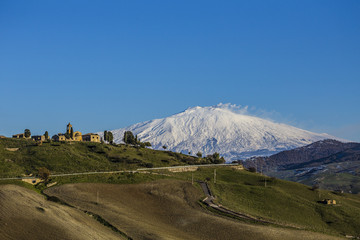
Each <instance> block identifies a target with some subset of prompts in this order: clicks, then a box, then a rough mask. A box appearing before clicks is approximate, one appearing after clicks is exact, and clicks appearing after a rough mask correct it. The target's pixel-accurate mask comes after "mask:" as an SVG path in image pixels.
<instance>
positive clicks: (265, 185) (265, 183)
mask: <svg viewBox="0 0 360 240" xmlns="http://www.w3.org/2000/svg"><path fill="white" fill-rule="evenodd" d="M265 187H266V176H265Z"/></svg>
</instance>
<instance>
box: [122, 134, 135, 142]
mask: <svg viewBox="0 0 360 240" xmlns="http://www.w3.org/2000/svg"><path fill="white" fill-rule="evenodd" d="M123 141H124V143H126V144H133V145H136V141H135V137H134V134H133V133H132V132H131V131H125V132H124V138H123Z"/></svg>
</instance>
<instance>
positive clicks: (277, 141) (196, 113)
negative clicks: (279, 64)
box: [100, 104, 335, 161]
mask: <svg viewBox="0 0 360 240" xmlns="http://www.w3.org/2000/svg"><path fill="white" fill-rule="evenodd" d="M124 131H132V132H133V134H134V135H138V137H139V138H140V139H141V141H142V142H147V141H148V142H150V143H151V144H152V147H153V148H154V149H162V146H166V147H167V149H168V150H171V151H175V152H183V153H189V152H191V154H193V155H195V154H196V153H197V152H199V151H200V152H202V153H203V154H204V155H207V154H212V153H214V152H218V153H220V155H221V156H224V157H225V159H226V160H227V161H231V160H237V159H245V158H248V157H252V156H267V155H271V154H273V153H277V152H279V151H283V150H288V149H292V148H296V147H300V146H304V145H307V144H310V143H313V142H316V141H319V140H322V139H327V138H331V139H334V138H335V137H333V136H330V135H328V134H319V133H313V132H309V131H306V130H302V129H299V128H296V127H292V126H289V125H286V124H280V123H275V122H272V121H269V120H265V119H261V118H259V117H254V116H249V115H246V114H242V113H238V112H234V111H233V110H232V109H231V108H229V107H228V105H224V104H219V105H217V106H212V107H193V108H189V109H187V110H185V111H184V112H181V113H178V114H175V115H172V116H170V117H166V118H162V119H154V120H151V121H147V122H142V123H137V124H134V125H131V126H129V127H126V128H122V129H117V130H112V131H111V132H112V133H113V135H114V141H115V142H116V143H120V142H122V138H123V135H124ZM100 134H101V133H100Z"/></svg>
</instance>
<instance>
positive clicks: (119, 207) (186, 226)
mask: <svg viewBox="0 0 360 240" xmlns="http://www.w3.org/2000/svg"><path fill="white" fill-rule="evenodd" d="M45 192H46V194H48V195H51V196H56V197H58V198H60V199H62V200H64V201H65V202H67V203H69V204H71V205H73V206H76V207H78V208H80V209H82V210H87V211H91V212H93V213H95V214H98V215H100V216H101V217H102V218H104V219H105V220H106V221H108V222H110V223H111V224H112V225H114V226H115V227H116V228H118V229H119V230H121V231H122V232H125V233H126V234H127V235H128V236H130V237H131V238H133V239H207V240H208V239H337V238H336V237H332V236H328V235H323V234H320V233H314V232H308V231H303V230H295V229H289V228H279V227H273V226H265V225H258V224H248V223H244V222H241V221H238V220H233V219H230V218H226V217H222V216H217V215H215V214H213V213H210V212H208V211H207V210H205V209H203V208H202V207H201V206H200V205H199V204H198V200H199V199H202V198H203V197H204V195H203V193H202V191H201V190H200V188H196V187H194V186H192V185H191V184H190V183H187V182H182V181H177V180H159V181H156V182H152V183H142V184H128V185H117V184H90V183H79V184H67V185H62V186H59V187H53V188H49V189H47V190H46V191H45ZM104 239H106V238H104Z"/></svg>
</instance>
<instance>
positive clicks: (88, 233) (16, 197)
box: [0, 185, 123, 240]
mask: <svg viewBox="0 0 360 240" xmlns="http://www.w3.org/2000/svg"><path fill="white" fill-rule="evenodd" d="M0 239H14V240H22V239H24V240H25V239H26V240H28V239H74V240H75V239H123V238H122V236H121V235H120V234H118V233H116V232H114V231H112V230H111V229H110V228H108V227H105V226H104V225H102V224H100V223H99V222H97V221H96V220H94V219H93V218H92V217H90V216H89V215H87V214H85V213H83V212H81V211H79V210H76V209H74V208H71V207H68V206H64V205H60V204H57V203H53V202H50V201H47V200H45V198H44V196H42V195H40V194H38V193H36V192H35V191H32V190H29V189H26V188H23V187H20V186H16V185H0Z"/></svg>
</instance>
